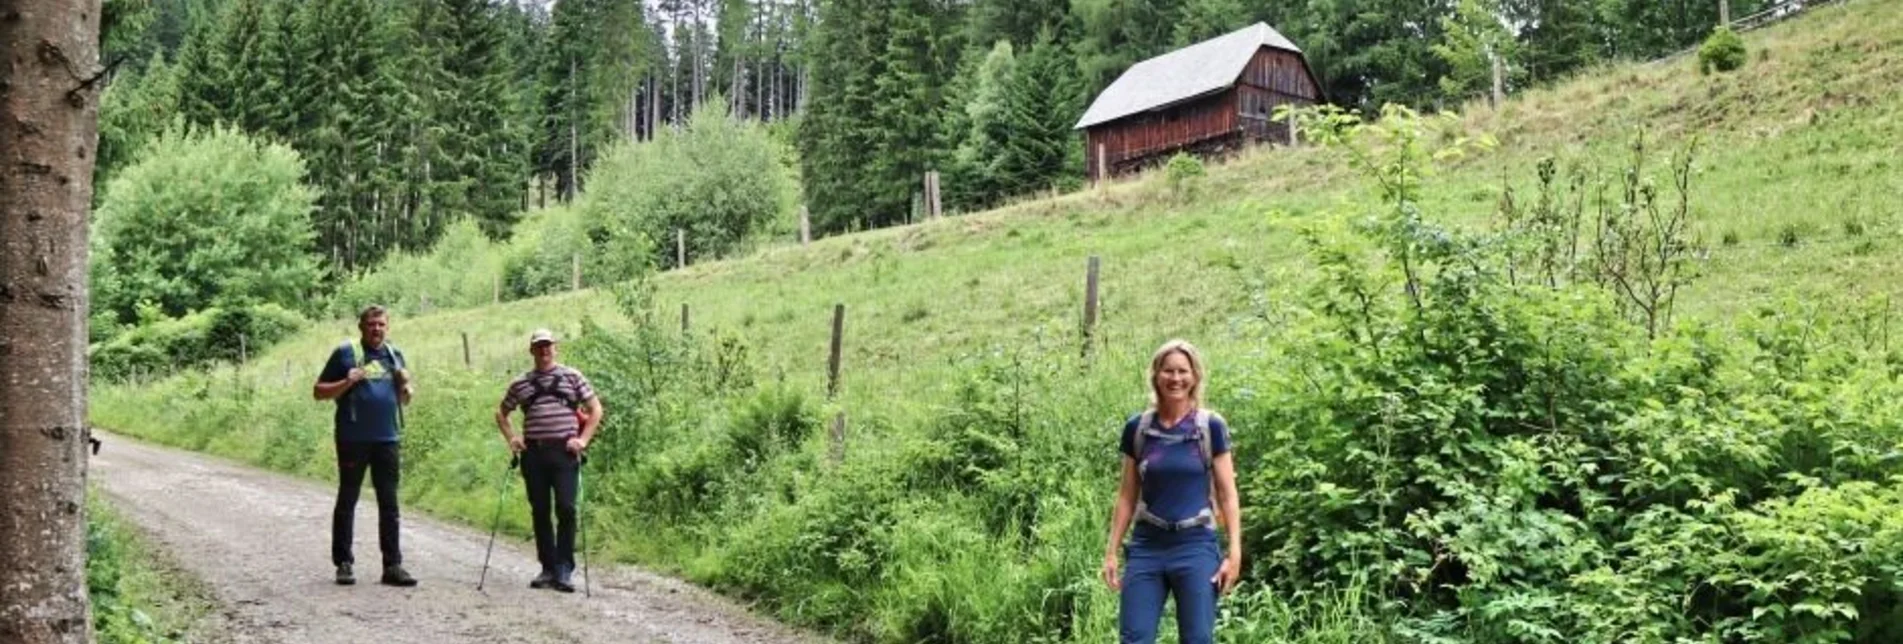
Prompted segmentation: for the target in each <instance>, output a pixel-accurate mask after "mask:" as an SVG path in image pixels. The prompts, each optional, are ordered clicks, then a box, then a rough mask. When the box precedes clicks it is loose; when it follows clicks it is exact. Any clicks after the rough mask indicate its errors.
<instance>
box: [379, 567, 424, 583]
mask: <svg viewBox="0 0 1903 644" xmlns="http://www.w3.org/2000/svg"><path fill="white" fill-rule="evenodd" d="M383 583H384V584H385V585H389V586H415V585H416V578H415V577H411V576H410V573H409V572H408V571H406V570H404V569H403V566H384V567H383Z"/></svg>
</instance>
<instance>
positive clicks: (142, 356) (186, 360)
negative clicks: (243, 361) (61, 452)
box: [88, 304, 305, 380]
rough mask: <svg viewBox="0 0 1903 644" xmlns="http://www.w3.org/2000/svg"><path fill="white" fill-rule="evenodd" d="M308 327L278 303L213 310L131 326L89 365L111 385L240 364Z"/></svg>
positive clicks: (95, 351)
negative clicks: (244, 357)
mask: <svg viewBox="0 0 1903 644" xmlns="http://www.w3.org/2000/svg"><path fill="white" fill-rule="evenodd" d="M304 324H305V319H304V317H303V316H301V315H298V314H297V313H296V312H293V311H290V310H287V309H285V308H284V307H281V306H278V305H275V304H259V305H256V306H245V307H232V308H212V309H207V310H204V311H199V312H197V313H193V314H190V315H187V316H184V317H180V318H170V319H162V320H156V321H151V322H147V323H145V324H142V325H138V326H135V327H131V328H130V329H128V330H126V331H125V332H123V333H120V334H119V335H118V336H116V337H114V338H112V339H111V340H108V341H106V342H104V343H101V344H97V345H94V346H93V347H92V349H91V355H90V356H88V362H89V366H90V368H91V370H92V376H93V377H95V378H103V379H106V380H119V379H124V378H127V377H131V376H134V375H137V374H142V373H143V374H158V373H161V372H164V371H166V370H170V369H189V368H193V367H198V366H202V365H205V364H209V363H211V362H216V361H227V362H236V361H237V360H238V359H239V358H240V357H241V356H240V354H241V353H249V354H250V355H257V354H258V353H259V352H261V351H263V350H264V348H265V347H269V346H271V345H272V344H275V343H276V342H278V341H279V340H282V339H284V338H286V337H289V336H290V335H291V334H292V333H295V332H297V330H298V329H301V328H303V325H304ZM240 336H242V337H243V338H244V339H243V344H242V345H240V340H239V337H240Z"/></svg>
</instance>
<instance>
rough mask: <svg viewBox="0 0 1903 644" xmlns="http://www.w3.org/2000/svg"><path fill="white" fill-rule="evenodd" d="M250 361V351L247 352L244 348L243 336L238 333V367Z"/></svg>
mask: <svg viewBox="0 0 1903 644" xmlns="http://www.w3.org/2000/svg"><path fill="white" fill-rule="evenodd" d="M250 361H251V354H250V351H248V350H247V347H246V346H245V338H244V334H243V333H240V334H238V366H244V364H245V363H247V362H250Z"/></svg>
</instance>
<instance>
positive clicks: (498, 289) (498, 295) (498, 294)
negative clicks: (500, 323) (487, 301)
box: [491, 273, 502, 304]
mask: <svg viewBox="0 0 1903 644" xmlns="http://www.w3.org/2000/svg"><path fill="white" fill-rule="evenodd" d="M494 285H495V286H494V288H495V300H494V301H493V302H491V303H492V304H501V303H502V274H501V273H496V278H495V281H494Z"/></svg>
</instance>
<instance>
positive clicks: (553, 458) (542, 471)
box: [522, 440, 581, 571]
mask: <svg viewBox="0 0 1903 644" xmlns="http://www.w3.org/2000/svg"><path fill="white" fill-rule="evenodd" d="M564 443H566V441H564V440H549V441H540V440H532V441H529V442H528V449H527V450H526V451H524V452H522V482H523V483H524V484H525V485H526V487H527V488H528V492H529V519H530V522H531V523H532V524H534V526H535V557H536V559H537V560H538V561H541V562H542V567H543V568H544V569H547V570H550V571H554V570H556V569H557V567H558V566H566V567H568V568H570V569H573V568H574V567H575V491H576V489H577V488H578V487H580V485H581V463H580V461H579V460H578V459H577V458H576V457H575V455H573V454H569V453H568V451H567V450H566V449H565V448H564ZM551 497H552V498H551ZM551 500H552V501H554V506H555V522H554V525H550V521H549V516H548V515H549V512H548V511H549V502H550V501H551Z"/></svg>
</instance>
